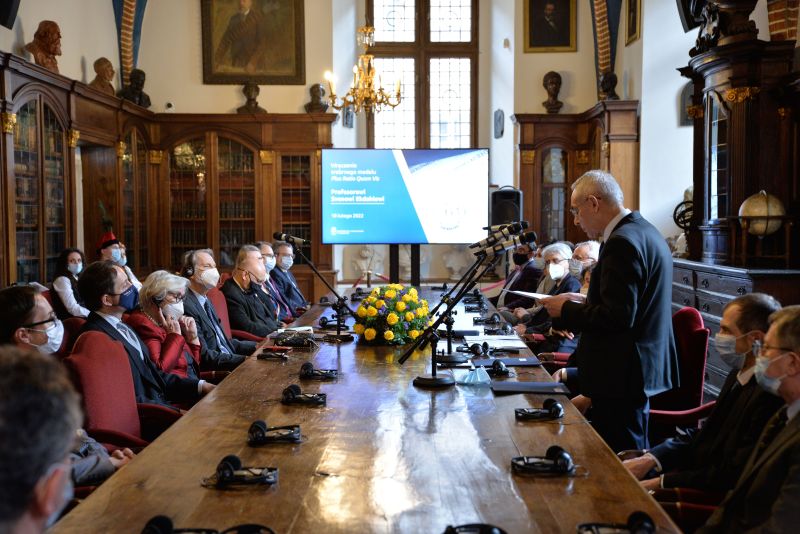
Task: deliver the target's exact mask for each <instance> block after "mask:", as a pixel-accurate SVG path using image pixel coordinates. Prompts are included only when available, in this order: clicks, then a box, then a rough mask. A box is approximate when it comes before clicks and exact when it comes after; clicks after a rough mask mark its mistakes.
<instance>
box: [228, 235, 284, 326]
mask: <svg viewBox="0 0 800 534" xmlns="http://www.w3.org/2000/svg"><path fill="white" fill-rule="evenodd" d="M266 279H267V270H266V269H265V268H264V260H262V259H261V251H259V250H258V249H257V248H256V247H254V246H253V245H244V246H242V248H240V249H239V253H238V254H237V255H236V267H235V268H234V270H233V273H232V276H231V278H229V279H228V280H226V281H225V283H224V284H222V287H221V288H220V291H222V293H223V294H224V295H225V300H226V301H227V302H228V317H229V318H230V321H231V328H234V329H236V330H244V331H245V332H249V333H251V334H253V335H255V336H260V337H266V336H267V335H269V334H270V333H271V332H274V331H275V330H277V329H278V323H277V322H276V321H275V315H274V310H273V311H270V309H269V308H268V307H267V306H266V305H265V304H264V302H263V301H262V299H261V297H260V296H259V295H258V293H263V290H262V289H261V284H263V283H264V282H265V281H266Z"/></svg>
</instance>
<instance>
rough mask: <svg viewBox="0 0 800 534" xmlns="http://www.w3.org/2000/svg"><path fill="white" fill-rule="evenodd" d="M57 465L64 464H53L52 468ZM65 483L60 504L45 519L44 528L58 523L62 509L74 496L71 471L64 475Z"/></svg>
mask: <svg viewBox="0 0 800 534" xmlns="http://www.w3.org/2000/svg"><path fill="white" fill-rule="evenodd" d="M59 465H64V464H55V466H54V467H58V466H59ZM51 469H52V468H51ZM64 479H65V480H66V482H64V486H63V487H62V488H61V504H60V505H59V506H58V509H56V511H54V512H53V515H51V516H50V517H48V518H47V526H46V528H50V527H51V526H53V525H54V524H55V522H56V521H58V518H59V517H61V512H63V511H64V508H66V507H67V505H68V504H69V502H70V501H71V500H72V497H73V496H74V495H75V488H74V487H73V485H72V470H71V469H69V470H67V473H66V475H65V476H64Z"/></svg>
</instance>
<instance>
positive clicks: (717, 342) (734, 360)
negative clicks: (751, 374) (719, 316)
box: [714, 332, 747, 369]
mask: <svg viewBox="0 0 800 534" xmlns="http://www.w3.org/2000/svg"><path fill="white" fill-rule="evenodd" d="M746 335H747V334H744V335H742V336H739V337H745V336H746ZM737 339H739V338H738V337H735V336H732V335H730V334H723V333H721V332H720V333H717V335H716V336H714V346H715V347H716V348H717V352H719V357H720V358H721V359H722V361H723V362H725V364H726V365H727V366H728V367H730V368H731V369H741V368H742V367H743V366H744V360H745V357H746V356H747V353H741V352H736V340H737Z"/></svg>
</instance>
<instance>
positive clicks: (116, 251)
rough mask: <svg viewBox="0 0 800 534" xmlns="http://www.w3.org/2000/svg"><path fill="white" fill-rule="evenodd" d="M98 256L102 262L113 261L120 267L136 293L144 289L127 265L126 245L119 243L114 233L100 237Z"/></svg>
mask: <svg viewBox="0 0 800 534" xmlns="http://www.w3.org/2000/svg"><path fill="white" fill-rule="evenodd" d="M97 254H98V256H99V257H100V259H101V260H105V261H112V262H114V263H115V264H117V265H119V266H120V267H121V268H122V270H123V271H124V272H125V276H127V277H128V280H130V281H131V284H133V286H134V287H135V288H136V291H139V290H140V289H142V283H141V282H140V281H139V279H138V278H136V275H135V274H133V271H131V269H130V267H128V265H127V263H128V257H127V256H126V255H125V245H123V244H122V243H120V242H119V239H117V236H115V235H114V232H106V233H104V234H103V235H102V236H101V237H100V241H98V242H97Z"/></svg>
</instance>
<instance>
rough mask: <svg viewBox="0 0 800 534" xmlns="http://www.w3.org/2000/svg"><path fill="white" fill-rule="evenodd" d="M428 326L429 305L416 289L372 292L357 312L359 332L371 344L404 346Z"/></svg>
mask: <svg viewBox="0 0 800 534" xmlns="http://www.w3.org/2000/svg"><path fill="white" fill-rule="evenodd" d="M427 326H428V302H427V301H426V300H425V299H421V298H419V295H418V294H417V290H416V288H413V287H405V286H403V285H402V284H389V285H386V286H383V287H376V288H375V289H373V290H372V293H370V294H369V296H368V297H366V298H365V299H364V300H362V301H361V305H360V306H359V307H358V309H357V310H356V324H355V326H354V327H353V330H355V333H356V334H358V335H359V336H360V337H361V339H362V340H363V341H365V342H367V343H374V344H386V345H389V344H391V345H404V344H406V343H408V342H409V341H413V340H414V339H416V338H417V337H419V335H420V334H422V332H423V330H425V328H426V327H427Z"/></svg>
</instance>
